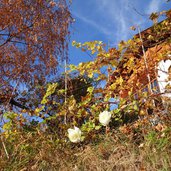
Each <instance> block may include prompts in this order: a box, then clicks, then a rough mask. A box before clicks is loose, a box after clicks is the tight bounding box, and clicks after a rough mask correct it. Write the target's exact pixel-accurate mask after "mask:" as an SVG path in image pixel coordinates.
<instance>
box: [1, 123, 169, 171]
mask: <svg viewBox="0 0 171 171" xmlns="http://www.w3.org/2000/svg"><path fill="white" fill-rule="evenodd" d="M162 129H163V127H162V125H157V126H156V127H155V128H154V127H148V126H147V127H146V128H144V129H142V128H141V129H139V130H137V131H136V132H135V130H134V131H133V130H131V127H129V126H128V125H127V126H124V127H120V128H119V129H118V130H116V129H114V128H113V129H112V128H111V130H110V132H109V133H108V134H102V133H99V134H97V135H96V138H95V139H94V140H92V139H91V142H90V140H85V141H84V142H82V143H80V144H72V143H70V142H65V143H64V142H62V140H61V141H59V140H57V138H56V135H54V134H53V135H49V134H47V133H46V132H40V131H31V132H30V131H22V130H20V131H18V132H14V133H13V134H11V136H10V137H8V138H7V139H5V138H4V135H3V134H1V137H3V142H4V144H5V147H6V150H7V152H8V155H9V158H7V155H6V153H5V150H4V147H3V144H2V141H1V142H0V170H1V171H58V170H59V171H170V170H171V127H169V123H168V125H167V127H166V128H165V129H163V130H162ZM85 142H86V143H85Z"/></svg>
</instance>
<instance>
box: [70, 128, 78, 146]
mask: <svg viewBox="0 0 171 171" xmlns="http://www.w3.org/2000/svg"><path fill="white" fill-rule="evenodd" d="M68 138H69V140H70V141H71V142H73V143H78V142H80V141H81V130H80V129H79V128H77V127H74V129H71V128H69V129H68Z"/></svg>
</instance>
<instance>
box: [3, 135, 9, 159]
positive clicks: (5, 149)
mask: <svg viewBox="0 0 171 171" xmlns="http://www.w3.org/2000/svg"><path fill="white" fill-rule="evenodd" d="M1 141H2V145H3V148H4V151H5V154H6V156H7V158H8V159H9V154H8V151H7V148H6V146H5V143H4V141H3V139H2V136H1Z"/></svg>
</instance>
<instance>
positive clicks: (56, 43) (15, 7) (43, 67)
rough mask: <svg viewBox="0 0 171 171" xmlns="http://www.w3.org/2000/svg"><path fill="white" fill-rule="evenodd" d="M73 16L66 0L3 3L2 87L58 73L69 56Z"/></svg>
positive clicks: (7, 0) (3, 0)
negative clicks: (61, 60)
mask: <svg viewBox="0 0 171 171" xmlns="http://www.w3.org/2000/svg"><path fill="white" fill-rule="evenodd" d="M71 22H72V18H71V14H70V12H69V9H68V5H67V2H66V1H65V0H58V1H57V2H55V1H48V0H37V1H33V0H26V1H25V0H1V1H0V85H1V86H4V85H5V86H6V85H8V84H9V82H10V81H16V80H18V81H19V82H24V83H31V84H32V85H34V83H35V80H36V79H37V78H40V79H41V80H43V78H45V76H47V74H50V73H55V71H56V66H57V65H58V60H59V57H61V59H64V58H65V57H66V55H67V40H68V35H69V31H68V28H69V25H70V23H71Z"/></svg>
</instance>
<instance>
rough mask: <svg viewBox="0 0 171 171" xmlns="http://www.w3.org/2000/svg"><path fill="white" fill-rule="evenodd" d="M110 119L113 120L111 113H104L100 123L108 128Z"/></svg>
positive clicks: (101, 115) (101, 114) (100, 116)
mask: <svg viewBox="0 0 171 171" xmlns="http://www.w3.org/2000/svg"><path fill="white" fill-rule="evenodd" d="M110 118H111V113H110V112H108V111H103V112H102V113H100V115H99V122H100V123H101V124H102V125H103V126H107V125H108V124H109V122H110Z"/></svg>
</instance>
